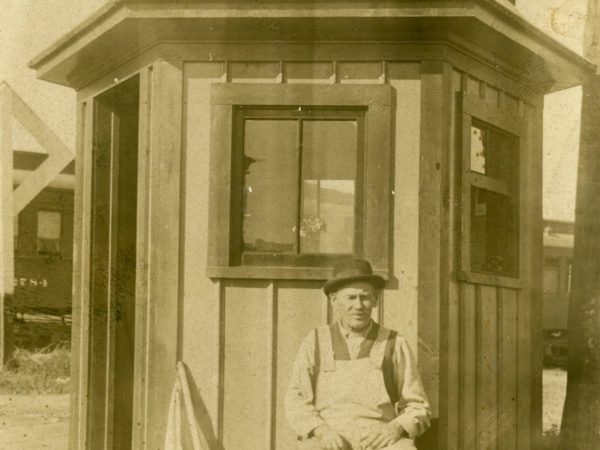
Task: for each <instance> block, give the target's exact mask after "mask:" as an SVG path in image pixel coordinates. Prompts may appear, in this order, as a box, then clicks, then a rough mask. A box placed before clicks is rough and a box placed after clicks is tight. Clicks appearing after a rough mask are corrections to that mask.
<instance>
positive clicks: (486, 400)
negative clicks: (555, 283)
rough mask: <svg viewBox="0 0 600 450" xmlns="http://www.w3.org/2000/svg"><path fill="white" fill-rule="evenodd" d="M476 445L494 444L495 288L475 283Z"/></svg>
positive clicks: (496, 394) (496, 381) (495, 396)
mask: <svg viewBox="0 0 600 450" xmlns="http://www.w3.org/2000/svg"><path fill="white" fill-rule="evenodd" d="M477 296H478V299H477V300H478V302H479V309H478V314H477V320H478V324H477V326H478V330H477V346H478V350H477V411H478V418H477V448H481V449H496V448H497V446H498V304H497V301H498V299H497V289H496V287H493V286H477Z"/></svg>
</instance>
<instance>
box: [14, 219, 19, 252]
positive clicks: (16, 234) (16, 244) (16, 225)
mask: <svg viewBox="0 0 600 450" xmlns="http://www.w3.org/2000/svg"><path fill="white" fill-rule="evenodd" d="M13 250H14V251H15V252H18V251H19V214H15V215H14V216H13Z"/></svg>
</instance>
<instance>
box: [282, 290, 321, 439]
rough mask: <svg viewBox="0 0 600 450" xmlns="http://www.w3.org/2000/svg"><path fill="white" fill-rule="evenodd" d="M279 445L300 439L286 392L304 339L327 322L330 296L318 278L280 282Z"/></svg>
mask: <svg viewBox="0 0 600 450" xmlns="http://www.w3.org/2000/svg"><path fill="white" fill-rule="evenodd" d="M277 286H278V289H277V353H276V357H277V360H276V368H277V374H276V405H277V414H276V419H275V420H276V423H277V429H276V446H275V448H277V449H288V448H289V449H292V448H295V446H296V445H297V443H298V439H297V436H296V434H295V433H294V432H293V431H292V429H291V427H290V425H289V424H288V422H287V420H286V417H285V394H286V392H287V389H288V383H289V379H290V374H291V373H292V365H293V363H294V359H295V357H296V354H297V353H298V349H299V348H300V344H301V342H302V340H303V339H304V338H305V337H306V336H307V335H308V334H309V333H310V332H311V330H312V329H314V328H316V327H317V326H319V325H323V324H325V323H327V308H326V306H327V303H328V301H327V299H326V298H325V295H324V294H323V291H322V289H321V283H319V282H303V283H301V284H299V283H297V282H293V281H280V282H278V284H277Z"/></svg>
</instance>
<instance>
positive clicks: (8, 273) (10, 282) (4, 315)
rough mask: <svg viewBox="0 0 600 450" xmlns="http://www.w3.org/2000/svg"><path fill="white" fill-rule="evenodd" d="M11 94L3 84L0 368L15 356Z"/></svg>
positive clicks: (0, 108)
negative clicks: (11, 313) (11, 315)
mask: <svg viewBox="0 0 600 450" xmlns="http://www.w3.org/2000/svg"><path fill="white" fill-rule="evenodd" d="M11 121H12V91H11V89H10V87H9V86H8V84H6V83H2V84H0V368H1V367H3V366H4V364H6V362H7V361H8V359H9V358H10V356H11V354H12V333H11V323H10V321H9V319H8V306H9V305H10V299H11V297H12V294H13V289H14V244H13V220H14V219H13V217H14V215H13V202H12V200H13V180H12V171H13V148H12V123H11Z"/></svg>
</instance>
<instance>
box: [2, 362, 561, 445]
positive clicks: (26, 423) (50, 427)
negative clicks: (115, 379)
mask: <svg viewBox="0 0 600 450" xmlns="http://www.w3.org/2000/svg"><path fill="white" fill-rule="evenodd" d="M566 380H567V373H566V372H565V371H564V370H562V369H544V415H543V421H544V432H545V433H546V434H547V436H546V437H547V438H548V439H551V438H552V437H553V435H555V434H557V433H558V430H559V429H560V420H561V415H562V408H563V402H564V398H565V387H566ZM68 422H69V396H68V394H44V395H0V450H34V449H35V450H37V449H49V450H66V449H67V448H68V428H69V424H68ZM548 444H550V442H548ZM547 448H552V446H551V445H549V446H548V447H547Z"/></svg>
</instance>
